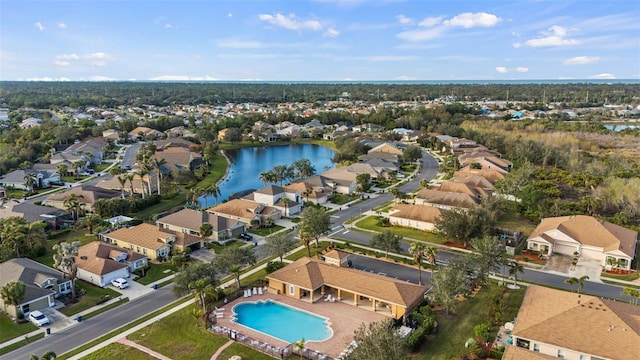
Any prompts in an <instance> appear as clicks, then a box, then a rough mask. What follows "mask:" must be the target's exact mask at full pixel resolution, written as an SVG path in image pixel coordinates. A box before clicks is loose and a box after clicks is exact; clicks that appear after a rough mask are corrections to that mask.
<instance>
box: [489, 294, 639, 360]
mask: <svg viewBox="0 0 640 360" xmlns="http://www.w3.org/2000/svg"><path fill="white" fill-rule="evenodd" d="M511 336H512V340H513V345H508V346H507V348H506V351H505V353H504V355H503V357H502V359H503V360H528V359H554V358H555V359H558V358H560V359H569V360H582V359H589V360H596V359H615V360H635V359H638V354H639V353H640V307H638V306H634V305H631V304H627V303H624V302H621V301H615V300H610V299H605V298H601V297H597V296H591V295H585V294H580V295H578V294H575V293H571V292H566V291H560V290H555V289H552V288H547V287H541V286H536V285H532V286H529V287H528V289H527V292H526V294H525V297H524V300H523V301H522V305H521V306H520V310H519V312H518V315H517V317H516V320H515V324H514V327H513V331H512V333H511Z"/></svg>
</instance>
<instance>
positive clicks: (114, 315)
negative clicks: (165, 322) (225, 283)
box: [0, 284, 176, 360]
mask: <svg viewBox="0 0 640 360" xmlns="http://www.w3.org/2000/svg"><path fill="white" fill-rule="evenodd" d="M172 288H173V285H172V284H170V285H167V286H165V287H162V288H159V289H158V290H156V291H154V292H153V293H150V294H149V295H146V296H143V297H140V298H137V299H135V300H133V301H130V302H128V303H127V304H126V305H124V306H119V307H118V308H117V309H114V310H110V311H107V312H104V313H102V314H99V315H97V316H95V317H92V318H90V319H88V320H83V321H82V322H79V323H77V324H76V325H74V326H72V327H69V328H67V329H65V330H62V331H60V332H57V333H52V334H51V335H49V336H46V337H45V338H44V339H42V340H38V341H36V342H34V343H31V344H28V345H25V346H23V347H21V348H19V349H17V350H15V351H12V352H10V353H8V354H4V355H2V356H0V360H17V359H29V356H30V355H31V354H36V355H38V356H40V355H42V354H44V353H45V352H47V351H53V352H55V353H56V354H58V355H61V354H63V353H65V352H67V351H70V350H72V349H75V348H76V347H78V346H81V345H83V344H85V343H88V342H90V341H92V340H94V339H96V338H99V337H100V336H102V335H104V334H106V333H108V332H110V331H112V330H113V329H116V328H118V327H120V326H123V325H125V324H127V323H129V322H131V321H133V320H136V319H137V318H139V317H141V316H144V315H146V314H148V313H150V312H152V311H154V310H156V309H159V308H162V307H164V306H166V305H168V304H170V303H171V302H173V301H175V300H176V297H175V296H174V295H173V293H172V292H171V289H172ZM43 331H44V329H43Z"/></svg>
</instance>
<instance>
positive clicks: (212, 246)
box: [206, 240, 248, 254]
mask: <svg viewBox="0 0 640 360" xmlns="http://www.w3.org/2000/svg"><path fill="white" fill-rule="evenodd" d="M245 244H248V243H247V242H243V241H240V240H235V241H232V242H228V243H227V244H226V245H220V244H218V243H217V242H210V243H207V244H206V246H207V248H208V249H212V250H213V251H214V252H215V253H216V254H220V253H221V252H222V251H224V250H225V249H230V248H237V247H241V246H243V245H245Z"/></svg>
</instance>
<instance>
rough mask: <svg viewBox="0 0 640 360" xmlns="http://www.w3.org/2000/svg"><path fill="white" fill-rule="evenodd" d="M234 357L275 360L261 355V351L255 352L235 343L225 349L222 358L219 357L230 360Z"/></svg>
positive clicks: (252, 359)
mask: <svg viewBox="0 0 640 360" xmlns="http://www.w3.org/2000/svg"><path fill="white" fill-rule="evenodd" d="M233 355H239V356H240V357H241V358H243V359H251V360H273V358H272V357H271V356H269V355H267V354H264V353H261V352H260V351H257V350H253V349H252V348H250V347H247V346H244V345H242V344H239V343H233V344H232V345H231V346H229V347H228V348H226V349H224V351H223V352H222V353H221V354H220V356H218V359H229V358H231V357H232V356H233Z"/></svg>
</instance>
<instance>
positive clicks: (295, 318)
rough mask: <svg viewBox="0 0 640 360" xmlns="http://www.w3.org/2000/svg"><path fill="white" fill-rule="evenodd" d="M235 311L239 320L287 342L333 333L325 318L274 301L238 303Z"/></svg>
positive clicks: (316, 338)
mask: <svg viewBox="0 0 640 360" xmlns="http://www.w3.org/2000/svg"><path fill="white" fill-rule="evenodd" d="M233 311H234V313H235V315H234V318H235V321H236V323H238V324H241V325H244V326H246V327H248V328H251V329H253V330H256V331H260V332H262V333H265V334H267V335H269V336H273V337H274V338H277V339H280V340H282V341H286V342H288V343H293V342H296V341H298V340H300V339H302V338H304V340H305V341H323V340H326V339H328V338H330V337H331V335H332V332H331V329H330V328H329V326H328V324H327V320H326V319H324V318H321V317H319V316H316V315H313V314H311V313H307V312H304V311H300V310H296V309H294V308H291V307H289V306H285V305H282V304H279V303H276V302H273V301H258V302H255V303H243V304H239V305H236V306H235V307H234V308H233Z"/></svg>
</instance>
